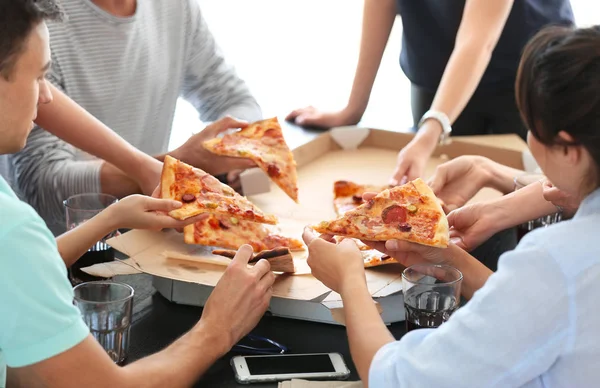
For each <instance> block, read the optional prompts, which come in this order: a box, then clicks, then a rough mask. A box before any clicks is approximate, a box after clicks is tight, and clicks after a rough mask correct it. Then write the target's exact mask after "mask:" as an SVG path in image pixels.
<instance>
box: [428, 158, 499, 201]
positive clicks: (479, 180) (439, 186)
mask: <svg viewBox="0 0 600 388" xmlns="http://www.w3.org/2000/svg"><path fill="white" fill-rule="evenodd" d="M492 163H493V162H491V161H490V160H489V159H487V158H484V157H483V156H475V155H464V156H460V157H458V158H455V159H452V160H450V161H449V162H446V163H443V164H440V165H439V166H438V167H437V168H436V169H435V172H434V174H433V176H432V177H431V178H430V179H429V182H428V184H429V187H431V189H432V190H433V192H434V193H435V195H436V196H437V197H438V198H439V199H441V200H442V202H443V203H444V210H445V211H446V212H450V211H452V210H454V209H457V208H459V207H462V206H463V205H464V204H465V203H467V202H468V201H470V200H471V198H473V197H474V196H475V194H477V193H478V192H479V190H481V189H482V188H484V187H486V186H489V184H490V182H491V180H492V175H493V172H492V168H493V165H492Z"/></svg>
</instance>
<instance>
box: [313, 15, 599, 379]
mask: <svg viewBox="0 0 600 388" xmlns="http://www.w3.org/2000/svg"><path fill="white" fill-rule="evenodd" d="M598 47H600V26H595V27H592V28H585V29H572V28H568V27H551V28H547V29H544V30H543V31H541V32H540V33H538V34H537V35H536V36H535V37H534V38H533V39H532V40H531V42H529V43H528V45H527V46H526V48H525V50H524V54H523V58H522V60H521V63H520V67H519V72H518V76H517V81H516V97H517V104H518V106H519V110H520V111H521V113H522V115H523V118H524V122H525V123H526V125H527V127H528V128H529V134H528V143H529V148H530V149H531V153H532V154H533V156H534V157H535V159H536V160H537V162H538V165H539V166H540V167H541V169H542V171H543V172H544V174H545V175H546V177H547V178H548V179H549V180H550V181H552V182H553V183H554V185H555V186H556V188H557V190H560V191H561V192H562V193H563V194H564V195H566V196H571V197H573V198H576V199H577V200H580V201H581V204H580V206H579V209H578V210H577V213H576V214H575V216H574V217H573V218H572V219H571V220H568V221H563V222H560V223H558V224H555V225H551V226H550V227H547V228H543V229H537V230H535V231H533V232H531V233H528V234H527V235H526V236H525V237H524V238H523V239H522V240H521V242H520V244H519V246H518V247H517V248H516V249H515V250H514V251H511V252H508V253H505V254H504V255H503V256H502V258H501V259H500V263H499V268H498V271H497V272H495V273H492V272H491V271H490V270H489V269H487V268H485V267H484V266H483V265H482V264H481V263H479V262H478V261H477V260H476V259H475V258H473V257H472V256H470V255H469V254H468V253H467V252H466V251H464V250H462V249H461V248H459V247H458V246H457V245H455V244H453V243H451V244H450V246H449V247H448V248H447V249H439V248H431V247H427V246H423V245H417V244H413V243H409V242H406V241H397V240H390V241H386V242H368V241H367V242H366V243H367V244H368V245H370V246H372V247H374V248H376V249H378V250H381V251H382V252H385V253H387V254H389V255H391V256H393V257H395V258H396V259H398V260H399V261H400V262H401V263H402V264H404V265H407V266H410V265H412V264H415V263H423V262H426V263H436V264H448V265H451V266H453V267H456V268H458V269H459V270H460V271H461V272H462V273H463V276H464V278H463V287H462V295H463V296H464V297H465V298H467V299H469V301H468V302H467V304H466V305H465V306H464V307H461V308H460V309H458V310H457V311H456V312H455V313H454V314H453V315H452V316H451V317H450V319H449V320H448V321H447V322H446V323H444V324H442V325H441V326H440V327H439V328H437V329H421V330H414V331H412V332H409V333H407V334H406V335H405V336H403V337H402V338H401V339H400V340H399V341H395V340H394V338H393V337H392V335H391V334H390V332H389V331H388V330H387V328H386V326H385V324H384V323H383V321H382V320H381V317H380V316H379V314H378V312H377V309H376V308H375V305H374V303H373V300H372V298H371V295H370V294H369V291H368V289H367V286H366V280H365V274H364V269H363V261H362V258H361V255H360V252H359V251H358V248H357V247H356V245H355V244H353V243H352V242H351V241H350V240H344V242H342V243H340V244H339V245H335V244H334V243H331V242H328V241H326V239H329V238H330V237H331V236H323V237H324V238H317V237H316V235H314V234H313V232H312V231H311V230H309V229H307V230H306V231H305V235H304V238H305V241H306V243H307V244H308V248H309V258H308V264H309V265H310V267H311V269H312V272H313V275H314V276H316V277H317V278H318V279H320V280H321V281H322V282H323V283H324V284H326V285H327V286H328V287H330V288H331V289H332V290H335V291H337V292H339V293H340V295H341V296H342V300H343V303H344V311H345V322H346V326H347V331H348V338H349V341H350V350H351V353H352V358H353V360H354V363H355V365H356V367H357V370H358V372H359V374H360V376H361V378H362V379H363V381H365V382H366V381H368V382H369V385H370V386H371V387H382V388H383V387H408V386H411V387H412V386H422V387H490V386H493V387H542V386H544V387H547V386H555V387H590V386H595V385H597V382H598V380H599V379H600V369H599V368H598V364H599V363H600V336H598V330H597V329H598V327H599V326H600V311H599V310H598V308H597V297H596V295H597V285H598V282H599V281H600V248H599V246H598V233H599V232H600V227H599V225H600V188H599V187H600V95H599V94H598V92H597V91H598V88H599V87H600V50H599V49H598ZM372 195H373V194H369V195H365V197H366V198H367V199H368V198H369V196H372Z"/></svg>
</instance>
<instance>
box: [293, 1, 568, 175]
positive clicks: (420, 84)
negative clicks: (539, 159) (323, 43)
mask: <svg viewBox="0 0 600 388" xmlns="http://www.w3.org/2000/svg"><path fill="white" fill-rule="evenodd" d="M397 13H399V14H400V16H401V18H402V29H403V37H402V52H401V54H400V65H401V67H402V70H403V71H404V73H405V75H406V76H407V77H408V79H409V80H410V82H411V101H412V102H411V103H412V115H413V121H414V126H415V128H418V132H417V135H416V136H415V138H414V139H413V140H412V141H411V142H410V143H409V144H408V145H407V146H406V147H404V148H403V149H402V150H401V151H400V153H399V154H398V162H397V166H396V169H395V171H394V173H393V176H392V178H391V182H390V183H392V184H394V185H396V184H399V183H402V182H403V181H405V180H413V179H415V178H417V177H420V176H421V175H423V173H424V171H425V166H426V163H427V159H429V157H430V156H431V154H432V153H433V151H434V149H435V147H436V146H437V144H438V141H440V140H444V139H446V138H447V137H448V136H449V135H450V131H451V134H452V135H453V136H454V135H483V134H490V133H494V134H498V133H517V134H519V135H520V136H521V137H523V138H524V137H525V135H526V129H525V127H524V126H523V123H522V121H521V118H520V116H519V112H518V109H517V107H516V104H515V100H514V81H515V75H516V73H517V66H518V63H519V58H520V56H521V52H522V50H523V47H524V46H525V44H526V43H527V41H528V40H529V39H530V38H531V37H532V36H533V35H534V34H535V33H536V32H537V31H539V30H540V29H541V28H542V27H544V26H545V25H549V24H562V25H571V24H573V21H574V19H573V12H572V10H571V5H570V2H569V1H568V0H519V1H514V0H494V1H489V0H460V1H459V0H454V1H439V0H420V1H414V0H365V5H364V11H363V24H362V39H361V45H360V54H359V59H358V65H357V68H356V73H355V76H354V83H353V85H352V92H351V94H350V98H349V100H348V103H347V105H346V107H345V108H343V109H342V110H340V111H338V112H321V111H319V110H317V109H315V108H313V107H308V108H303V109H298V110H295V111H293V112H291V113H290V114H289V115H288V117H287V118H288V119H289V120H292V121H295V122H296V123H297V124H300V125H310V126H321V127H335V126H341V125H349V124H356V123H358V122H359V121H360V119H361V117H362V115H363V113H364V112H365V109H366V107H367V104H368V102H369V96H370V94H371V89H372V87H373V82H374V81H375V76H376V74H377V70H378V68H379V64H380V63H381V58H382V56H383V51H384V49H385V46H386V42H387V40H388V38H389V36H390V32H391V29H392V25H393V24H394V20H395V17H396V14H397Z"/></svg>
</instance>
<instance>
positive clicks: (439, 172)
mask: <svg viewBox="0 0 600 388" xmlns="http://www.w3.org/2000/svg"><path fill="white" fill-rule="evenodd" d="M447 172H448V170H447V169H445V168H437V169H436V170H435V173H433V176H432V177H431V178H430V179H429V182H427V184H428V185H429V187H430V188H431V190H432V191H433V193H434V194H435V195H439V194H440V191H442V189H443V188H444V186H445V185H446V182H447V181H448V174H447Z"/></svg>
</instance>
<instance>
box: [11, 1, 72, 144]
mask: <svg viewBox="0 0 600 388" xmlns="http://www.w3.org/2000/svg"><path fill="white" fill-rule="evenodd" d="M61 17H62V12H61V9H60V7H59V6H58V3H56V1H55V0H0V154H4V153H14V152H18V151H19V150H21V149H22V148H23V147H24V146H25V142H26V140H27V136H28V135H29V132H30V131H31V129H32V128H33V120H35V119H36V117H37V110H38V106H39V105H40V104H47V103H49V102H51V101H52V91H51V88H50V86H49V85H48V82H47V81H46V73H47V72H48V69H49V68H50V56H51V55H50V37H49V31H48V27H47V26H46V23H44V21H45V20H48V19H54V20H56V19H60V18H61Z"/></svg>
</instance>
